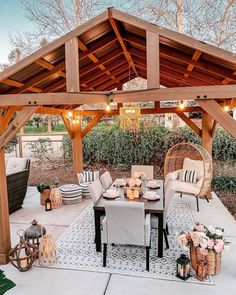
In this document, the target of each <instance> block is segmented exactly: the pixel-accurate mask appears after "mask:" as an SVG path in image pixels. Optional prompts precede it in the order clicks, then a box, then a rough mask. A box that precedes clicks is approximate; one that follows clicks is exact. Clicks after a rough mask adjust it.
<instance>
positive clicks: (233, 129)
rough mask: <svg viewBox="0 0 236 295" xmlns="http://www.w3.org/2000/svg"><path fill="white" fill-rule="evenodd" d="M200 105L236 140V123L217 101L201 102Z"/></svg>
mask: <svg viewBox="0 0 236 295" xmlns="http://www.w3.org/2000/svg"><path fill="white" fill-rule="evenodd" d="M198 104H199V105H200V106H201V107H202V109H203V110H205V112H207V113H208V114H209V115H210V116H211V117H212V118H213V119H215V120H216V121H217V122H218V123H219V124H220V125H221V126H222V127H223V128H225V129H226V130H227V131H228V132H229V133H230V134H231V135H232V136H234V137H235V138H236V121H235V120H234V119H233V118H232V117H231V116H230V115H229V114H228V113H227V112H225V111H224V110H223V108H222V107H221V106H220V105H219V104H218V103H217V102H216V101H215V100H213V99H212V100H199V101H198ZM211 128H212V127H211Z"/></svg>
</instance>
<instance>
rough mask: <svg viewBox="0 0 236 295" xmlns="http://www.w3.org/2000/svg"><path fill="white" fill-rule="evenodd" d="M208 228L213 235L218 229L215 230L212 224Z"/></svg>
mask: <svg viewBox="0 0 236 295" xmlns="http://www.w3.org/2000/svg"><path fill="white" fill-rule="evenodd" d="M208 230H209V232H210V233H211V234H212V235H214V234H215V233H216V230H215V228H214V226H212V225H209V226H208Z"/></svg>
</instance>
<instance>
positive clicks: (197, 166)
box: [183, 158, 204, 180]
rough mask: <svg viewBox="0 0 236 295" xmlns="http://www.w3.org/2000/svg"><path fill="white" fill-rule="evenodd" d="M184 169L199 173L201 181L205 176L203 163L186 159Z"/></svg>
mask: <svg viewBox="0 0 236 295" xmlns="http://www.w3.org/2000/svg"><path fill="white" fill-rule="evenodd" d="M183 169H184V170H195V171H196V172H197V180H199V179H200V178H202V177H203V176H204V164H203V161H199V160H192V159H189V158H184V163H183Z"/></svg>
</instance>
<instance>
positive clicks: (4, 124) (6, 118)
mask: <svg viewBox="0 0 236 295" xmlns="http://www.w3.org/2000/svg"><path fill="white" fill-rule="evenodd" d="M15 111H16V108H15V107H8V108H7V110H6V112H5V114H4V116H3V117H2V129H5V128H6V127H7V125H8V124H9V122H10V120H11V118H12V116H13V114H14V113H15Z"/></svg>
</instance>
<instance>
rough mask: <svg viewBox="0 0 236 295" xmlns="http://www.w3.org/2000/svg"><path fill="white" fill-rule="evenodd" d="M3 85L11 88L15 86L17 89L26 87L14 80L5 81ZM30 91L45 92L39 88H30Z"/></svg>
mask: <svg viewBox="0 0 236 295" xmlns="http://www.w3.org/2000/svg"><path fill="white" fill-rule="evenodd" d="M1 83H4V84H6V85H9V86H14V87H17V88H22V87H24V85H25V84H24V83H21V82H18V81H15V80H13V79H4V80H2V81H1ZM28 89H29V90H30V91H32V92H43V90H42V89H40V88H38V87H29V88H28Z"/></svg>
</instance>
